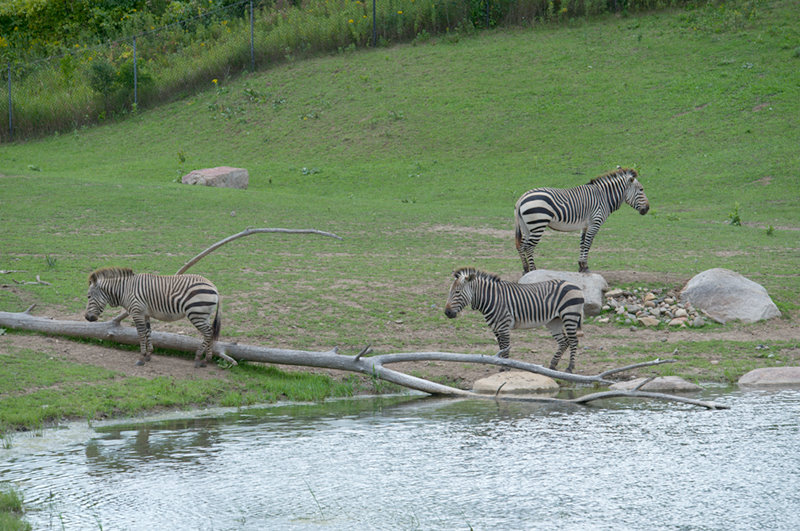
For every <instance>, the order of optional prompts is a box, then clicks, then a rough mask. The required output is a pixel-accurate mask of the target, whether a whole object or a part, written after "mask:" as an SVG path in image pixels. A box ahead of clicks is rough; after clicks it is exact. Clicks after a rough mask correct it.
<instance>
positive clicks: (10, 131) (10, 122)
mask: <svg viewBox="0 0 800 531" xmlns="http://www.w3.org/2000/svg"><path fill="white" fill-rule="evenodd" d="M13 140H14V113H13V111H12V109H11V63H8V141H9V142H11V141H13Z"/></svg>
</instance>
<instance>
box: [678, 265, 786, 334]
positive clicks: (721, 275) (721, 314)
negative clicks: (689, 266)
mask: <svg viewBox="0 0 800 531" xmlns="http://www.w3.org/2000/svg"><path fill="white" fill-rule="evenodd" d="M681 300H682V301H683V302H684V303H687V302H688V303H691V305H692V306H693V307H694V308H696V309H698V310H704V311H705V312H706V313H707V314H708V316H709V317H710V318H711V319H713V320H715V321H717V322H718V323H726V322H728V321H732V320H735V319H739V320H741V321H743V322H745V323H754V322H756V321H761V320H762V319H771V318H773V317H779V316H780V315H781V312H780V311H779V310H778V307H777V306H775V303H774V302H772V299H771V298H770V297H769V295H768V294H767V290H765V289H764V288H763V286H761V285H760V284H757V283H755V282H753V281H752V280H749V279H747V278H745V277H743V276H742V275H740V274H739V273H736V272H734V271H731V270H729V269H721V268H715V269H709V270H707V271H703V272H702V273H700V274H699V275H696V276H695V277H693V278H692V279H691V280H690V281H689V282H688V283H687V284H686V286H685V287H684V288H683V290H682V291H681Z"/></svg>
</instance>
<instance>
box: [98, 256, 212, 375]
mask: <svg viewBox="0 0 800 531" xmlns="http://www.w3.org/2000/svg"><path fill="white" fill-rule="evenodd" d="M88 299H89V300H88V302H87V305H86V315H85V317H86V319H87V320H89V321H96V320H97V319H98V317H99V316H100V314H101V313H102V312H103V310H104V309H105V307H106V306H122V307H123V308H125V310H126V311H127V312H128V313H129V314H130V316H131V319H133V322H134V324H135V325H136V331H137V332H138V334H139V345H140V350H141V358H140V359H139V361H138V362H137V363H136V364H137V365H142V364H144V362H146V361H150V356H151V355H152V353H153V345H152V342H151V340H150V318H151V317H152V318H154V319H158V320H160V321H175V320H178V319H181V318H184V317H186V318H187V319H189V321H190V322H191V323H192V324H193V325H194V327H195V328H197V329H198V330H199V331H200V333H201V334H202V335H203V342H202V344H201V345H200V348H199V349H198V350H197V352H196V354H195V358H194V360H195V362H194V363H195V367H205V366H206V364H207V363H209V362H210V361H211V357H212V346H213V344H214V342H215V341H216V340H217V338H219V331H220V315H219V302H220V300H219V292H218V291H217V288H216V287H215V286H214V284H212V283H211V282H210V281H209V280H208V279H206V278H203V277H201V276H200V275H171V276H166V275H150V274H147V273H140V274H134V272H133V271H132V270H131V269H128V268H105V269H98V270H97V271H94V272H93V273H92V274H91V275H89V293H88ZM204 354H205V358H203V355H204Z"/></svg>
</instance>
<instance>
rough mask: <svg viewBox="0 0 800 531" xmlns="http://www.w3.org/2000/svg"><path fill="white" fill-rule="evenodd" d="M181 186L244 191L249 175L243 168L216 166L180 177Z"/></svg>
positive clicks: (248, 181)
mask: <svg viewBox="0 0 800 531" xmlns="http://www.w3.org/2000/svg"><path fill="white" fill-rule="evenodd" d="M181 182H182V183H183V184H201V185H204V186H216V187H220V188H239V189H240V190H246V189H247V185H248V184H249V183H250V174H249V173H248V172H247V170H246V169H244V168H231V167H230V166H217V167H216V168H205V169H202V170H194V171H191V172H189V173H187V174H186V175H184V176H183V177H181Z"/></svg>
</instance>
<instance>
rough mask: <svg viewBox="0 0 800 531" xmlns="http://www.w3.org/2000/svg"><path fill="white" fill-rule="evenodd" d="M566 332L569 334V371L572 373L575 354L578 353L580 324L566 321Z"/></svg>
mask: <svg viewBox="0 0 800 531" xmlns="http://www.w3.org/2000/svg"><path fill="white" fill-rule="evenodd" d="M564 333H565V334H566V336H567V343H568V344H569V365H568V366H567V372H569V373H571V372H572V370H573V369H574V368H575V356H576V355H577V354H578V325H577V323H574V322H571V321H567V322H565V323H564Z"/></svg>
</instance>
